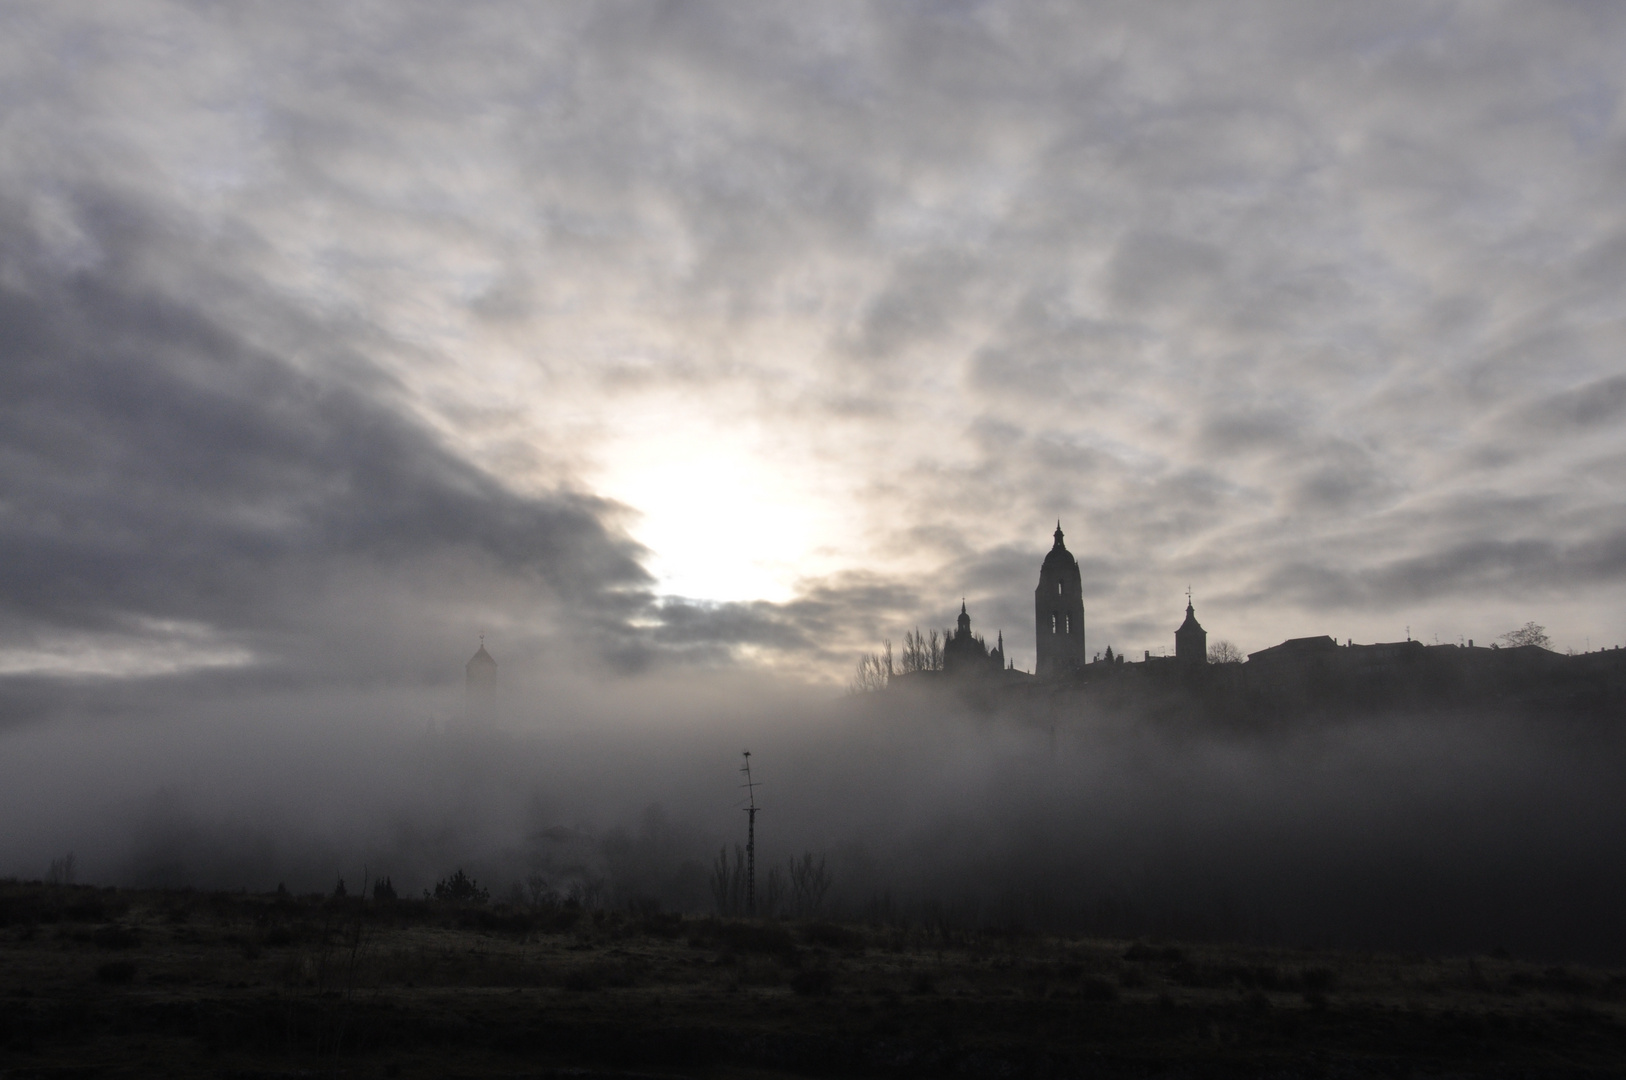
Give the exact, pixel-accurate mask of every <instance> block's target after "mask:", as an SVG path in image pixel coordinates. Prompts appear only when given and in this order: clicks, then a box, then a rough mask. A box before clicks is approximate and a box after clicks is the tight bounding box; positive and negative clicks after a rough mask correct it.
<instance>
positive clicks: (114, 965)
mask: <svg viewBox="0 0 1626 1080" xmlns="http://www.w3.org/2000/svg"><path fill="white" fill-rule="evenodd" d="M135 973H136V966H135V963H134V962H133V961H130V960H109V961H108V962H107V963H105V964H101V965H99V966H98V967H97V968H96V981H97V982H104V983H112V984H114V985H117V986H122V985H124V984H125V983H130V982H134V981H135Z"/></svg>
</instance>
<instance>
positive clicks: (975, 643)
mask: <svg viewBox="0 0 1626 1080" xmlns="http://www.w3.org/2000/svg"><path fill="white" fill-rule="evenodd" d="M943 670H944V671H945V672H946V673H948V674H950V675H972V674H976V675H980V674H984V673H993V674H996V675H997V674H998V673H999V672H1001V671H1004V670H1005V632H1004V631H1003V630H1002V631H1000V634H999V644H998V645H996V646H994V647H993V648H992V649H990V648H988V643H987V642H985V641H984V640H983V639H982V635H980V634H973V633H972V632H971V616H970V615H969V614H967V613H966V610H965V601H964V600H961V601H960V619H959V622H958V624H957V625H956V626H955V628H954V633H953V634H952V635H945V640H944V642H943Z"/></svg>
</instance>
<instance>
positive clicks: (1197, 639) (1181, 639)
mask: <svg viewBox="0 0 1626 1080" xmlns="http://www.w3.org/2000/svg"><path fill="white" fill-rule="evenodd" d="M1165 625H1167V624H1165ZM1174 659H1175V660H1176V662H1178V663H1179V664H1180V666H1181V667H1188V666H1189V667H1201V666H1202V665H1204V664H1206V663H1208V631H1207V630H1204V629H1203V628H1202V626H1201V625H1199V624H1198V622H1197V615H1196V613H1195V612H1194V611H1192V609H1191V590H1190V589H1187V590H1186V621H1185V622H1183V623H1181V624H1180V629H1178V630H1176V631H1175V632H1174Z"/></svg>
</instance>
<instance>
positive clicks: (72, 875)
mask: <svg viewBox="0 0 1626 1080" xmlns="http://www.w3.org/2000/svg"><path fill="white" fill-rule="evenodd" d="M78 877H79V870H78V866H77V864H76V863H75V861H74V857H73V852H71V851H70V852H68V853H67V854H66V855H64V856H62V858H60V859H52V860H51V868H50V869H49V870H47V871H46V872H45V884H47V885H72V884H73V883H74V882H75V881H77V880H78Z"/></svg>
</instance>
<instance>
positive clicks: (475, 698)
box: [463, 634, 497, 726]
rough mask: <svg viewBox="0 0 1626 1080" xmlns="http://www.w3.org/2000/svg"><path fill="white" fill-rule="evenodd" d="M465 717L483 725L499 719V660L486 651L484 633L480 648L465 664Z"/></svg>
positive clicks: (488, 724) (481, 636)
mask: <svg viewBox="0 0 1626 1080" xmlns="http://www.w3.org/2000/svg"><path fill="white" fill-rule="evenodd" d="M463 718H464V719H465V720H467V721H469V722H470V723H473V724H479V725H482V726H490V725H492V724H494V723H496V720H497V661H496V660H494V659H493V658H492V656H491V654H490V653H488V652H486V636H485V635H484V634H481V635H480V648H479V650H478V651H477V652H476V653H475V654H474V655H473V656H471V657H469V662H468V663H467V664H465V665H463Z"/></svg>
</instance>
